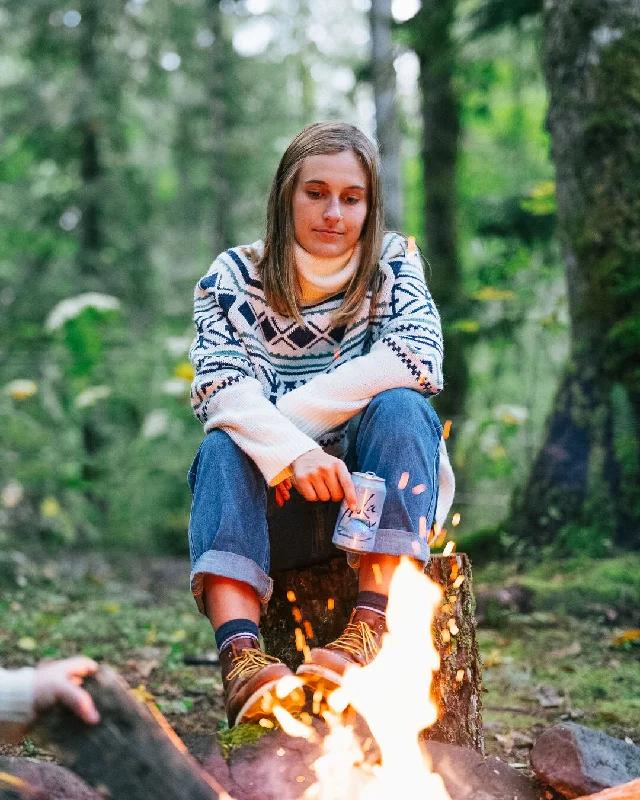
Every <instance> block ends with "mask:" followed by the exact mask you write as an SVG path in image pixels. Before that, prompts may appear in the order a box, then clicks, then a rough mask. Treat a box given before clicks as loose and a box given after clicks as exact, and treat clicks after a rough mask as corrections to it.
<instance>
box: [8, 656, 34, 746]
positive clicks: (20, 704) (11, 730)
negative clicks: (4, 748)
mask: <svg viewBox="0 0 640 800" xmlns="http://www.w3.org/2000/svg"><path fill="white" fill-rule="evenodd" d="M34 683H35V670H34V669H33V668H31V667H25V668H24V669H12V670H7V669H0V741H5V742H6V741H10V742H15V741H19V740H20V739H21V738H22V736H23V735H24V733H25V732H26V729H27V726H28V725H29V723H30V722H31V721H32V719H33V696H34Z"/></svg>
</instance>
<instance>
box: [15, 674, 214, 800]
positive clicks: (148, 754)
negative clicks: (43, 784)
mask: <svg viewBox="0 0 640 800" xmlns="http://www.w3.org/2000/svg"><path fill="white" fill-rule="evenodd" d="M84 687H85V688H86V689H87V691H88V692H89V694H91V696H92V697H93V700H94V702H95V704H96V707H97V709H98V711H99V712H100V722H99V723H98V724H97V725H87V724H86V723H84V722H82V721H81V720H80V719H78V717H76V716H75V715H74V714H72V713H71V712H70V711H69V710H67V709H66V708H63V707H56V708H54V709H52V710H51V711H50V712H48V713H47V714H44V715H42V716H41V717H40V718H39V719H38V722H37V723H36V725H35V727H34V728H33V729H32V731H31V734H30V736H31V738H33V739H34V740H35V741H36V742H37V743H38V744H39V745H41V746H42V747H45V748H46V749H48V750H50V751H52V752H53V753H54V754H55V756H56V757H57V759H58V761H59V763H60V764H62V765H63V766H65V767H67V768H68V769H70V770H72V771H73V772H75V773H76V774H77V775H79V776H80V777H81V778H82V779H83V780H84V781H85V782H86V783H88V784H89V786H92V787H94V788H95V789H96V790H97V791H98V792H99V793H101V794H104V795H105V796H107V797H109V798H110V800H132V798H136V800H157V798H160V797H161V798H162V799H163V800H182V799H183V798H185V797H188V798H189V800H217V798H221V799H222V798H228V795H227V794H226V793H225V792H224V791H223V790H222V789H221V788H220V787H219V786H218V785H217V783H216V781H214V780H213V778H211V777H210V776H208V775H206V774H205V773H204V772H203V771H202V770H201V769H200V767H199V766H198V765H197V764H196V762H195V761H194V760H193V759H192V758H191V757H190V756H189V755H188V754H187V752H186V748H184V745H183V744H182V742H181V741H180V740H179V739H178V737H177V736H176V734H175V733H174V732H173V730H172V729H171V728H170V726H169V724H168V723H167V722H166V721H165V720H164V717H162V715H161V714H160V712H159V711H157V709H155V706H154V705H153V704H152V703H149V704H148V707H147V706H146V705H145V704H144V703H143V702H140V701H139V700H138V699H136V698H135V697H134V696H133V695H132V693H131V692H130V691H129V689H128V687H127V685H126V683H125V682H124V681H123V680H122V678H120V676H119V675H118V674H117V673H116V672H115V671H114V670H112V669H110V668H108V667H101V668H100V670H99V673H98V675H97V676H96V677H95V678H87V679H86V680H85V681H84Z"/></svg>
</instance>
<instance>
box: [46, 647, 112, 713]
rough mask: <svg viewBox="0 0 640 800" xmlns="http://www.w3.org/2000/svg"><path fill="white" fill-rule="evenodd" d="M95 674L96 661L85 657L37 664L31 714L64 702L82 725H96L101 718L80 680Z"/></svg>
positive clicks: (96, 668) (96, 669)
mask: <svg viewBox="0 0 640 800" xmlns="http://www.w3.org/2000/svg"><path fill="white" fill-rule="evenodd" d="M97 671H98V665H97V664H96V662H95V661H92V660H91V659H90V658H85V657H84V656H78V657H76V658H67V659H65V660H64V661H51V662H49V663H46V662H45V663H42V664H39V665H38V666H37V667H36V677H35V687H34V698H33V706H34V711H36V713H37V712H38V711H44V710H45V709H47V708H51V706H54V705H55V704H56V703H63V704H64V705H65V706H67V708H70V709H71V710H72V711H73V712H74V713H75V714H77V716H79V717H80V719H82V720H84V721H85V722H89V723H91V724H94V723H96V722H98V721H99V720H100V715H99V714H98V711H97V709H96V707H95V705H94V704H93V700H92V699H91V695H90V694H89V692H87V691H86V690H85V689H83V688H82V679H83V678H85V677H86V676H87V675H94V674H95V673H96V672H97Z"/></svg>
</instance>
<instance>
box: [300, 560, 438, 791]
mask: <svg viewBox="0 0 640 800" xmlns="http://www.w3.org/2000/svg"><path fill="white" fill-rule="evenodd" d="M441 600H442V590H441V589H440V587H439V586H437V585H436V584H435V583H433V582H432V581H431V580H429V578H428V577H426V576H425V575H423V574H422V573H421V572H420V571H419V570H418V569H417V568H416V567H415V565H414V564H413V563H412V562H411V561H410V560H409V559H407V558H403V559H402V562H401V564H400V566H399V567H398V568H397V569H396V571H395V573H394V576H393V579H392V581H391V587H390V592H389V606H388V610H387V625H388V628H389V633H387V634H386V635H385V636H384V637H383V640H382V647H381V649H380V652H379V654H378V656H377V657H376V659H375V660H374V661H373V662H372V663H371V664H369V665H368V666H366V667H362V668H358V667H353V668H349V669H348V670H347V672H346V674H345V678H344V683H343V686H342V687H341V688H340V689H338V690H336V691H335V692H333V693H332V694H331V695H330V696H329V698H328V704H329V710H328V711H326V712H325V713H324V717H325V719H326V721H327V723H328V724H329V726H330V733H329V735H328V736H327V737H326V738H325V741H324V755H322V756H321V757H320V758H319V759H318V760H317V761H316V762H315V764H314V766H313V769H314V770H315V773H316V776H317V782H316V783H315V784H314V785H313V786H311V787H310V788H309V789H307V791H306V792H305V795H304V797H305V798H306V800H384V799H385V798H388V797H401V798H403V800H418V798H424V797H429V798H430V800H449V795H448V794H447V791H446V789H445V787H444V783H443V782H442V778H441V777H440V776H439V775H435V774H434V773H432V772H431V765H430V763H429V761H428V758H427V757H426V756H424V755H423V753H422V751H421V749H420V744H419V734H420V732H421V731H422V730H423V729H424V728H427V727H429V726H430V725H433V723H434V722H435V721H436V719H437V716H438V712H437V706H436V704H435V702H434V701H433V699H432V698H431V673H432V672H435V671H436V670H437V669H438V667H439V663H440V657H439V655H438V651H437V650H436V648H435V646H434V644H433V641H432V639H431V637H430V636H429V635H425V636H422V637H421V636H416V631H430V630H431V625H432V621H433V615H434V613H435V611H436V609H437V608H438V607H439V605H440V603H441ZM445 630H446V632H447V633H448V634H450V631H449V630H448V629H445ZM443 633H444V631H443ZM408 652H411V653H412V658H411V661H412V662H413V663H415V664H419V665H420V669H416V670H410V669H408V666H409V664H408V661H407V653H408ZM381 687H385V691H383V692H381V691H380V688H381ZM347 705H351V706H352V707H353V708H354V709H355V710H356V711H357V712H358V713H360V714H361V715H362V716H363V717H365V719H366V720H367V722H368V724H369V727H370V729H371V732H372V734H373V735H374V737H375V738H376V741H377V742H378V745H379V747H380V751H381V754H382V764H381V765H380V766H375V767H372V766H370V765H368V764H367V763H366V762H365V759H364V754H363V752H362V749H361V747H360V745H359V744H358V742H357V739H356V737H355V736H354V733H353V729H352V727H351V726H343V725H342V724H341V723H340V721H339V719H340V718H339V716H338V715H339V714H340V712H341V711H342V710H343V709H344V708H346V706H347Z"/></svg>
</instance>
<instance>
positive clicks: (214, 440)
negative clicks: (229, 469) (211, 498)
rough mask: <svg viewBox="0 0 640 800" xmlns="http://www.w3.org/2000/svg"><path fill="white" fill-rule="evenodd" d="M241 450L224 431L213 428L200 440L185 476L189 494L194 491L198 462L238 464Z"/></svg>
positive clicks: (241, 454) (240, 458)
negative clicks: (214, 461)
mask: <svg viewBox="0 0 640 800" xmlns="http://www.w3.org/2000/svg"><path fill="white" fill-rule="evenodd" d="M242 456H243V453H242V450H241V449H240V448H239V447H238V445H237V444H236V443H235V442H234V441H233V439H232V438H231V437H230V436H229V434H228V433H227V432H226V431H223V430H220V428H214V430H212V431H210V432H209V433H208V434H207V435H206V436H205V437H204V439H203V440H202V443H201V444H200V447H199V449H198V452H197V453H196V455H195V458H194V459H193V463H192V464H191V467H190V468H189V472H188V474H187V481H188V483H189V488H190V489H191V493H192V494H193V492H194V491H195V485H196V478H197V475H198V468H199V466H200V462H201V461H202V462H203V463H208V462H209V460H210V459H216V460H217V461H218V462H220V463H224V464H226V465H231V464H233V463H234V462H235V463H236V464H239V462H240V461H241V460H242Z"/></svg>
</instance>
